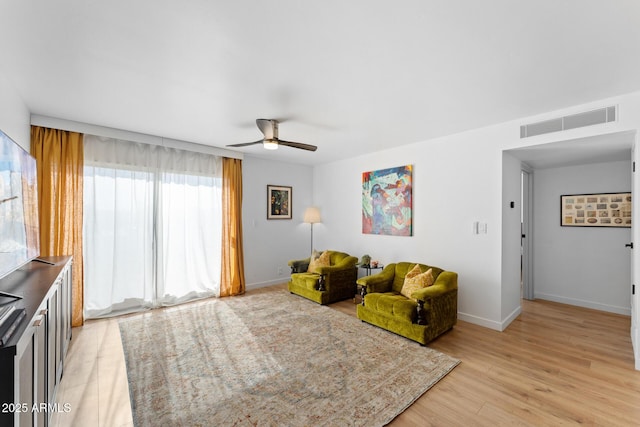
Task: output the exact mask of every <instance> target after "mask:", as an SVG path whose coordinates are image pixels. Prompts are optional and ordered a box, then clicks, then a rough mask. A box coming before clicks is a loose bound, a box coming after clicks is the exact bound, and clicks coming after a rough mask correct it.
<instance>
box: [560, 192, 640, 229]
mask: <svg viewBox="0 0 640 427" xmlns="http://www.w3.org/2000/svg"><path fill="white" fill-rule="evenodd" d="M560 225H561V226H563V227H631V193H600V194H570V195H564V196H560Z"/></svg>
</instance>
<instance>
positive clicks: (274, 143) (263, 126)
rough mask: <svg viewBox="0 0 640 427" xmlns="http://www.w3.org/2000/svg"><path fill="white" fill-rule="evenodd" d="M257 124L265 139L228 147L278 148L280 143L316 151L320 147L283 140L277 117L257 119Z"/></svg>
mask: <svg viewBox="0 0 640 427" xmlns="http://www.w3.org/2000/svg"><path fill="white" fill-rule="evenodd" d="M256 124H257V125H258V128H259V129H260V132H262V133H263V134H264V139H261V140H259V141H254V142H244V143H242V144H231V145H227V147H246V146H248V145H254V144H262V145H263V146H264V148H266V149H267V150H276V149H278V146H279V145H286V146H287V147H293V148H299V149H301V150H308V151H316V150H317V149H318V147H316V146H315V145H310V144H303V143H301V142H291V141H283V140H282V139H279V138H278V121H277V120H275V119H257V120H256Z"/></svg>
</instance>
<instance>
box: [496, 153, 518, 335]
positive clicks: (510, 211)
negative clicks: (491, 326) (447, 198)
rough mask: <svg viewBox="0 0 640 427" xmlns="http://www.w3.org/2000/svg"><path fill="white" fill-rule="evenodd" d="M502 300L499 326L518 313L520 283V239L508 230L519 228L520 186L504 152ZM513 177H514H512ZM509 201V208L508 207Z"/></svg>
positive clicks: (514, 165)
mask: <svg viewBox="0 0 640 427" xmlns="http://www.w3.org/2000/svg"><path fill="white" fill-rule="evenodd" d="M502 170H503V174H502V302H501V310H502V311H501V319H502V321H501V323H502V325H501V329H503V328H504V327H506V325H508V324H509V323H511V322H512V321H513V320H514V319H515V318H516V317H518V315H519V314H520V312H521V309H520V298H521V290H520V286H513V285H512V284H513V283H519V282H520V275H521V268H520V260H521V243H520V241H521V239H520V234H513V233H510V232H509V231H510V230H514V229H518V230H520V228H521V225H520V223H521V210H522V200H521V199H522V197H521V192H522V188H521V187H522V186H521V179H520V175H521V171H522V165H521V162H520V160H518V159H516V158H515V157H513V156H511V155H510V154H508V153H505V152H503V154H502ZM515 177H517V179H514V178H515ZM511 202H513V207H511Z"/></svg>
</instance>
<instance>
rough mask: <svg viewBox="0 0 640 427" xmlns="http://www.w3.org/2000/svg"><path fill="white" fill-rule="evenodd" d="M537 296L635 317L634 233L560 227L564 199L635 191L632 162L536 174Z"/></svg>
mask: <svg viewBox="0 0 640 427" xmlns="http://www.w3.org/2000/svg"><path fill="white" fill-rule="evenodd" d="M533 176H534V177H533V179H534V196H533V200H534V205H533V223H534V233H533V241H534V255H533V256H534V270H533V277H534V296H535V298H541V299H546V300H551V301H557V302H562V303H567V304H573V305H578V306H582V307H588V308H595V309H598V310H604V311H610V312H613V313H620V314H626V315H629V314H630V308H631V300H630V289H629V288H630V286H631V277H630V269H631V251H630V250H629V249H628V248H625V246H624V245H625V244H626V243H629V242H631V241H632V237H631V229H630V228H602V227H598V228H588V227H561V226H560V196H561V195H563V194H588V193H612V192H627V191H631V153H629V161H621V162H608V163H597V164H590V165H582V166H570V167H561V168H553V169H540V170H536V171H534V174H533Z"/></svg>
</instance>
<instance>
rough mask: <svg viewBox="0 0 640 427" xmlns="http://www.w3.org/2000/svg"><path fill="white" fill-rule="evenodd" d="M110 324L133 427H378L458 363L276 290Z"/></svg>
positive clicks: (373, 327)
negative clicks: (118, 339) (117, 340)
mask: <svg viewBox="0 0 640 427" xmlns="http://www.w3.org/2000/svg"><path fill="white" fill-rule="evenodd" d="M119 323H120V332H121V336H122V343H123V347H124V353H125V360H126V365H127V376H128V380H129V390H130V395H131V405H132V412H133V418H134V423H135V425H136V426H197V425H201V426H381V425H385V424H387V423H389V422H390V421H391V420H393V418H395V417H396V416H397V415H398V414H399V413H401V412H402V411H403V410H404V409H406V408H407V407H408V406H409V405H411V404H412V403H413V402H414V401H415V400H416V399H417V398H419V397H420V396H421V395H422V394H423V393H425V392H426V391H427V390H428V389H429V388H431V387H432V386H433V385H434V384H435V383H437V382H438V381H439V380H440V379H441V378H443V377H444V376H445V375H446V374H447V373H449V372H450V371H451V370H452V369H453V368H454V367H455V366H456V365H457V364H458V363H459V361H458V360H457V359H454V358H452V357H449V356H447V355H445V354H442V353H440V352H437V351H435V350H431V349H429V348H427V347H421V346H420V345H419V344H417V343H415V342H413V341H409V340H407V339H405V338H402V337H399V336H397V335H394V334H392V333H390V332H387V331H384V330H382V329H380V328H377V327H375V326H371V325H368V324H365V323H362V322H361V321H359V320H358V319H357V318H355V317H353V316H349V315H347V314H345V313H341V312H339V311H337V310H335V309H332V308H329V307H323V306H320V305H318V304H316V303H314V302H311V301H308V300H306V299H304V298H301V297H299V296H296V295H292V294H290V293H288V292H287V291H284V290H280V289H278V290H275V291H268V292H257V293H249V294H247V295H244V296H238V297H230V298H221V299H211V300H207V301H206V302H202V303H196V304H190V305H186V306H180V307H173V308H170V309H164V310H156V311H153V312H149V313H145V314H142V315H136V316H133V317H129V318H125V319H123V320H121V321H120V322H119Z"/></svg>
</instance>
